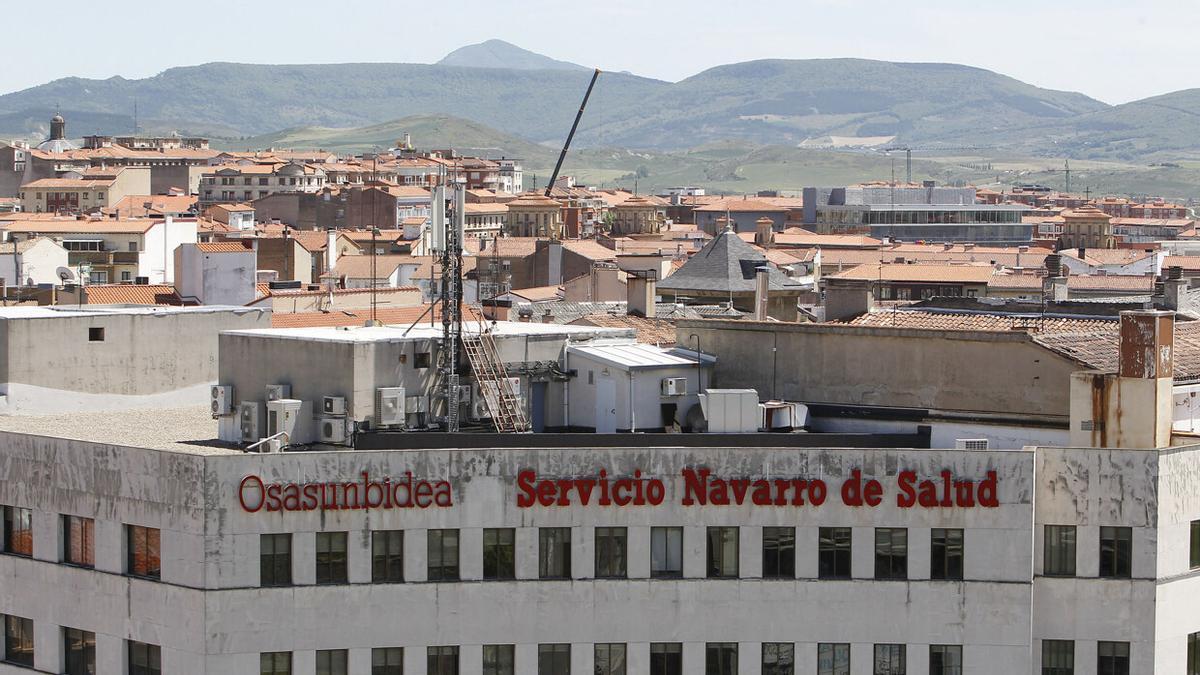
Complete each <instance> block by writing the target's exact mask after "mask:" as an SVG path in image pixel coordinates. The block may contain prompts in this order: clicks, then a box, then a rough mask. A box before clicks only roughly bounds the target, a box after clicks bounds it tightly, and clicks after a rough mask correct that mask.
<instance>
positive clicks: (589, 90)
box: [546, 68, 600, 197]
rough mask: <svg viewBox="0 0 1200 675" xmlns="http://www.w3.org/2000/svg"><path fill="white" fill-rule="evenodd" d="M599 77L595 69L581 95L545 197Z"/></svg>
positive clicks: (551, 186) (552, 187)
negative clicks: (577, 109)
mask: <svg viewBox="0 0 1200 675" xmlns="http://www.w3.org/2000/svg"><path fill="white" fill-rule="evenodd" d="M598 77H600V69H599V68H597V69H596V70H595V72H593V73H592V81H591V82H589V83H588V88H587V92H585V93H584V95H583V103H580V104H579V112H577V113H575V122H574V124H572V125H571V133H569V134H567V142H566V143H563V147H562V152H560V153H558V163H556V164H555V165H554V173H552V174H550V182H549V183H547V184H546V196H547V197H549V196H550V191H551V190H553V189H554V182H555V181H556V180H558V172H559V171H560V170H562V165H563V160H565V159H566V158H567V149H569V148H570V147H571V139H572V138H575V130H576V129H578V128H579V120H581V119H583V109H584V108H586V107H587V102H588V99H589V98H591V96H592V87H595V86H596V78H598Z"/></svg>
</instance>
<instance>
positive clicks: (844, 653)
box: [817, 642, 850, 675]
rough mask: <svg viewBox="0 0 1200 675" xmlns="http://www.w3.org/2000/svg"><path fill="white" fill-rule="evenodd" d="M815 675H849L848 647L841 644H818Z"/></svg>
mask: <svg viewBox="0 0 1200 675" xmlns="http://www.w3.org/2000/svg"><path fill="white" fill-rule="evenodd" d="M817 675H850V645H848V644H845V643H841V642H839V643H828V642H822V643H821V644H818V645H817Z"/></svg>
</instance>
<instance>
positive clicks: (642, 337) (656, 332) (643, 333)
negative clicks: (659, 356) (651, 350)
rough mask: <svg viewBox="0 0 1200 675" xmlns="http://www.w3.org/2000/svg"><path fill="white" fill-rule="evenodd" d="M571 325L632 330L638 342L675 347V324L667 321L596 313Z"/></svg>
mask: <svg viewBox="0 0 1200 675" xmlns="http://www.w3.org/2000/svg"><path fill="white" fill-rule="evenodd" d="M535 318H536V317H535ZM571 324H572V325H583V326H596V327H597V328H632V329H633V330H634V331H635V332H636V333H637V341H638V342H642V343H645V344H651V345H658V346H659V347H673V346H674V345H675V322H673V321H670V320H668V319H660V318H657V317H656V318H646V317H644V316H632V315H629V314H609V313H608V312H596V313H593V314H588V315H587V316H584V317H581V318H578V319H576V320H574V321H572V322H571Z"/></svg>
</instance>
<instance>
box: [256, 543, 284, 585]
mask: <svg viewBox="0 0 1200 675" xmlns="http://www.w3.org/2000/svg"><path fill="white" fill-rule="evenodd" d="M258 573H259V585H260V586H291V585H292V535H291V534H261V535H259V536H258Z"/></svg>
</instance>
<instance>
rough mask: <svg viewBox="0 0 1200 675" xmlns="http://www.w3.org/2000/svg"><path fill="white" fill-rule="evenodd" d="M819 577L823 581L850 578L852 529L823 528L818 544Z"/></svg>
mask: <svg viewBox="0 0 1200 675" xmlns="http://www.w3.org/2000/svg"><path fill="white" fill-rule="evenodd" d="M817 558H818V560H817V563H818V565H817V567H818V569H817V576H819V577H820V578H822V579H849V578H850V528H848V527H822V528H821V529H820V532H819V541H818V543H817Z"/></svg>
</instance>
